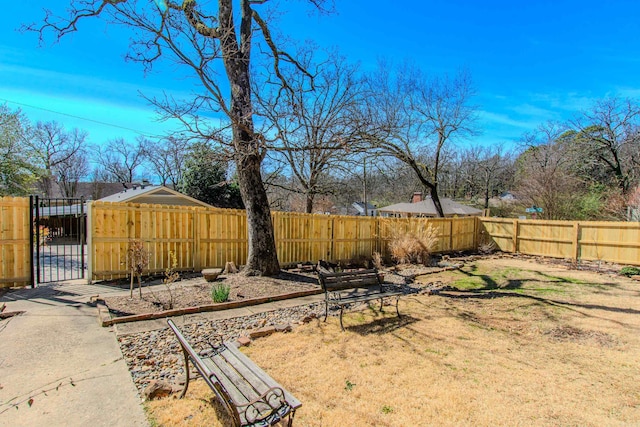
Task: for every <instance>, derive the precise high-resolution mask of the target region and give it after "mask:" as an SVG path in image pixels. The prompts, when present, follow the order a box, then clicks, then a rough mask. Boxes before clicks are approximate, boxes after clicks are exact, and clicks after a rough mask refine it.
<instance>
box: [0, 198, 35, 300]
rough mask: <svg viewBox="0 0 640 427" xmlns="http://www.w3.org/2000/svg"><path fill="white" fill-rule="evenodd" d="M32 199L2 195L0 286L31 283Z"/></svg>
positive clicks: (0, 211) (0, 207) (0, 200)
mask: <svg viewBox="0 0 640 427" xmlns="http://www.w3.org/2000/svg"><path fill="white" fill-rule="evenodd" d="M29 239H30V224H29V199H28V198H26V197H0V288H7V287H13V286H26V285H29V284H30V283H31V252H30V245H29Z"/></svg>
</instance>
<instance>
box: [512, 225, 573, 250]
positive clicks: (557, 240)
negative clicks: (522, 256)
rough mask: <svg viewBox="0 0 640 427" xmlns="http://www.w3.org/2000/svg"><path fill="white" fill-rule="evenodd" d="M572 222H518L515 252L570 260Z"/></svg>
mask: <svg viewBox="0 0 640 427" xmlns="http://www.w3.org/2000/svg"><path fill="white" fill-rule="evenodd" d="M573 232H574V227H573V222H571V221H539V220H523V221H518V236H517V242H518V248H517V249H516V251H517V252H521V253H526V254H530V255H540V256H552V255H550V254H553V256H554V257H558V258H571V257H572V256H573V255H572V254H573V240H574V239H573Z"/></svg>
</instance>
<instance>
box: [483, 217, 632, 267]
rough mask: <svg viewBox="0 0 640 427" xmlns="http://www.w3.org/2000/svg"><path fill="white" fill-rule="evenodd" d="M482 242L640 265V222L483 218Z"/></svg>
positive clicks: (529, 252) (549, 254)
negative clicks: (487, 239) (489, 241)
mask: <svg viewBox="0 0 640 427" xmlns="http://www.w3.org/2000/svg"><path fill="white" fill-rule="evenodd" d="M479 222H480V230H481V238H480V239H481V240H482V239H483V238H490V239H493V241H494V242H495V243H496V245H497V246H498V248H499V249H500V250H502V251H505V252H520V253H523V254H527V255H539V256H547V257H552V258H566V259H573V260H576V261H577V260H580V259H584V260H591V261H607V262H615V263H620V264H635V265H640V223H638V222H583V221H542V220H515V219H502V218H480V219H479Z"/></svg>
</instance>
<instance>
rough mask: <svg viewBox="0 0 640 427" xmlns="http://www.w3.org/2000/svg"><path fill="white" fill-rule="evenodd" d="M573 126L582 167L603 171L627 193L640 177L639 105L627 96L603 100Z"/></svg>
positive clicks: (584, 113) (583, 114)
mask: <svg viewBox="0 0 640 427" xmlns="http://www.w3.org/2000/svg"><path fill="white" fill-rule="evenodd" d="M572 125H573V126H574V127H575V129H576V131H577V134H576V135H575V141H576V145H577V147H578V151H577V153H578V154H579V158H580V160H579V161H580V162H581V163H582V167H583V169H584V168H588V167H591V168H598V169H600V170H604V171H606V172H607V173H608V174H609V175H610V176H611V177H612V178H613V181H614V182H615V184H616V185H617V186H618V188H619V189H620V190H621V191H622V192H623V193H624V194H626V193H628V191H629V189H630V188H631V185H632V184H633V181H634V180H635V179H636V178H638V177H640V174H639V173H638V172H640V168H639V166H640V106H639V105H638V104H637V103H636V102H634V101H632V100H630V99H620V98H608V99H604V100H601V101H598V102H596V103H595V105H594V106H593V107H592V108H591V109H590V110H588V111H585V112H583V113H582V115H581V116H580V118H578V119H577V120H575V121H573V123H572Z"/></svg>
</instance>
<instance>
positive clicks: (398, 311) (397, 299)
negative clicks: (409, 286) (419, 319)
mask: <svg viewBox="0 0 640 427" xmlns="http://www.w3.org/2000/svg"><path fill="white" fill-rule="evenodd" d="M399 301H400V297H396V313H398V317H400V310H398V302H399Z"/></svg>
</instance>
